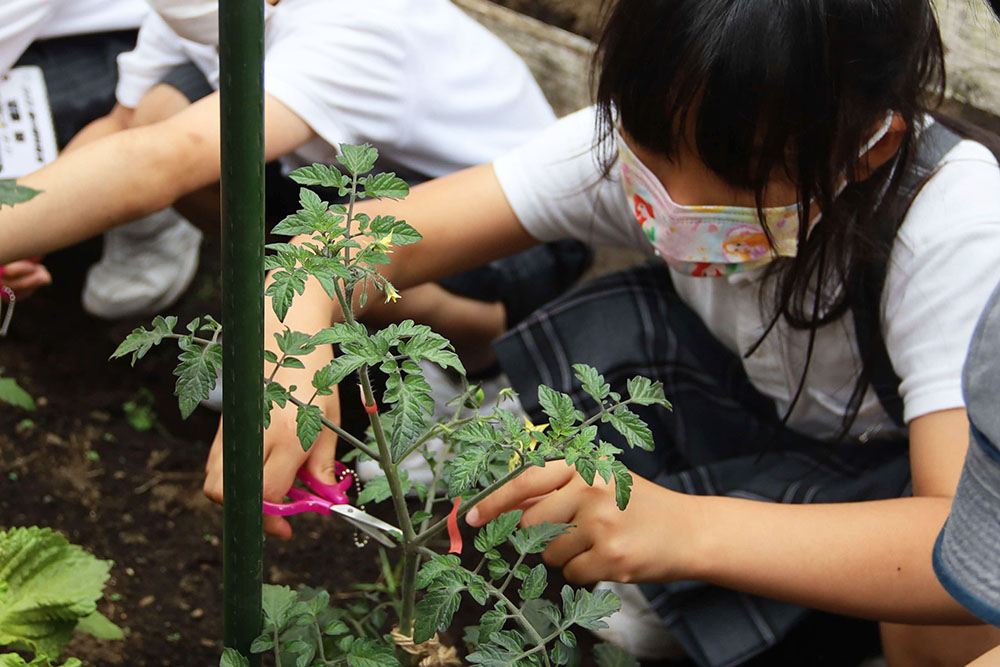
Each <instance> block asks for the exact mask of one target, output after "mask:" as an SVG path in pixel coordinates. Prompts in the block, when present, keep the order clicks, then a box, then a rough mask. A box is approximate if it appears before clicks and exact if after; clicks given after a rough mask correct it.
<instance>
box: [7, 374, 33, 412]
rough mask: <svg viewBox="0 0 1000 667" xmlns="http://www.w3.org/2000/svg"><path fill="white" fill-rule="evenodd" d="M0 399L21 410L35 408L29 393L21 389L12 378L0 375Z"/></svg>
mask: <svg viewBox="0 0 1000 667" xmlns="http://www.w3.org/2000/svg"><path fill="white" fill-rule="evenodd" d="M0 401H3V402H4V403H9V404H10V405H13V406H14V407H15V408H21V409H23V410H34V409H35V401H34V400H33V399H32V398H31V395H30V394H28V392H26V391H25V390H23V389H21V386H20V385H18V384H17V381H16V380H15V379H14V378H5V377H0Z"/></svg>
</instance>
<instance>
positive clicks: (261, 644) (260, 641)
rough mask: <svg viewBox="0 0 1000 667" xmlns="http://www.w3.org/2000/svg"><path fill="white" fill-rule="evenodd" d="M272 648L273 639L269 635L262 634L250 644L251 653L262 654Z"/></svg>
mask: <svg viewBox="0 0 1000 667" xmlns="http://www.w3.org/2000/svg"><path fill="white" fill-rule="evenodd" d="M272 648H274V637H272V636H271V635H270V634H263V635H261V636H259V637H257V638H256V639H254V640H253V643H252V644H250V652H251V653H264V652H265V651H270V650H271V649H272Z"/></svg>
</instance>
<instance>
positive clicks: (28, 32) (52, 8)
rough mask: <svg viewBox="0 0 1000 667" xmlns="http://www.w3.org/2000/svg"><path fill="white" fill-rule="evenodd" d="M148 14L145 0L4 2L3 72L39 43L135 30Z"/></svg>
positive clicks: (0, 29) (0, 9) (0, 19)
mask: <svg viewBox="0 0 1000 667" xmlns="http://www.w3.org/2000/svg"><path fill="white" fill-rule="evenodd" d="M148 12H149V8H148V7H147V5H146V3H145V2H144V1H143V0H2V1H0V73H2V72H6V71H7V70H9V69H10V68H11V67H12V66H13V65H14V63H16V62H17V59H18V58H20V57H21V54H22V53H24V50H25V49H27V48H28V46H29V45H30V44H31V43H32V42H34V41H36V40H39V39H51V38H54V37H66V36H69V35H89V34H91V33H95V32H111V31H113V30H130V29H132V30H134V29H135V28H138V27H139V25H140V24H141V23H142V19H143V18H144V17H145V15H146V14H147V13H148Z"/></svg>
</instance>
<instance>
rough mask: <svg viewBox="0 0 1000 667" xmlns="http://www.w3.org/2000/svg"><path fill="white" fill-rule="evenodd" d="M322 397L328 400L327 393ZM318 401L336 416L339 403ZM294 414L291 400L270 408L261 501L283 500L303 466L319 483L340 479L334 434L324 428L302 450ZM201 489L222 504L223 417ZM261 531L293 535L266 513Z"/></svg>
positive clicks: (288, 526) (287, 525)
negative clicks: (335, 468)
mask: <svg viewBox="0 0 1000 667" xmlns="http://www.w3.org/2000/svg"><path fill="white" fill-rule="evenodd" d="M334 395H336V392H335V393H334ZM321 398H327V399H330V397H329V396H327V397H321ZM328 402H329V401H328ZM317 404H320V406H321V408H323V409H324V412H325V414H327V415H332V414H335V415H336V417H337V419H339V414H340V413H339V402H338V403H337V407H334V406H333V405H330V406H329V407H326V406H324V405H323V404H322V403H321V402H320V401H317ZM295 415H296V408H295V406H294V405H292V404H291V403H289V404H287V405H286V406H285V407H284V408H279V407H277V406H275V407H274V409H273V410H272V411H271V425H270V426H269V427H268V429H267V430H266V431H265V432H264V500H267V501H268V502H272V503H280V502H283V499H284V497H285V493H286V492H287V491H288V489H289V488H291V486H292V482H294V481H295V473H297V472H298V470H299V468H301V467H303V466H305V468H306V470H308V471H309V472H310V473H312V475H313V476H314V477H316V478H317V479H319V480H320V481H322V482H325V483H327V484H335V483H337V482H338V481H339V480H338V479H337V476H336V474H335V473H334V458H335V455H336V449H337V436H336V435H335V434H334V433H333V432H331V431H329V430H328V429H325V428H324V429H323V430H322V431H321V432H320V434H319V436H318V437H317V438H316V442H314V443H313V445H312V447H311V448H310V449H309V451H308V452H305V451H303V450H302V445H301V443H300V442H299V438H298V436H297V435H296V431H295V429H296V426H295ZM330 418H331V419H334V417H330ZM203 491H204V492H205V495H206V496H208V497H209V498H210V499H211V500H214V501H215V502H217V503H219V504H220V505H221V504H222V499H223V484H222V419H219V430H218V431H217V432H216V434H215V440H214V441H213V442H212V449H211V451H210V452H209V455H208V461H207V463H206V464H205V484H204V487H203ZM264 532H266V533H268V534H270V535H274V536H275V537H278V538H280V539H282V540H287V539H290V538H291V537H292V526H291V524H290V523H288V521H287V520H285V519H284V518H283V517H280V516H271V515H268V514H265V515H264Z"/></svg>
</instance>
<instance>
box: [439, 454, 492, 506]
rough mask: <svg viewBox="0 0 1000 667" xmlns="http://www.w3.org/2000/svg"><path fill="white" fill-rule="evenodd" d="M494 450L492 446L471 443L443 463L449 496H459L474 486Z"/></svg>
mask: <svg viewBox="0 0 1000 667" xmlns="http://www.w3.org/2000/svg"><path fill="white" fill-rule="evenodd" d="M494 451H495V448H493V447H481V446H478V445H471V446H469V447H466V448H465V449H463V450H462V451H461V452H459V453H458V454H457V455H456V456H455V457H454V458H452V459H451V460H450V461H448V462H447V463H446V464H445V479H446V480H447V483H448V496H449V497H450V498H455V497H457V496H461V495H463V494H465V493H466V492H467V491H469V490H470V489H472V488H473V487H474V486H476V484H477V483H478V482H479V478H480V477H482V475H483V474H484V473H485V472H486V470H487V466H488V465H489V463H490V458H491V457H492V455H493V452H494Z"/></svg>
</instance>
